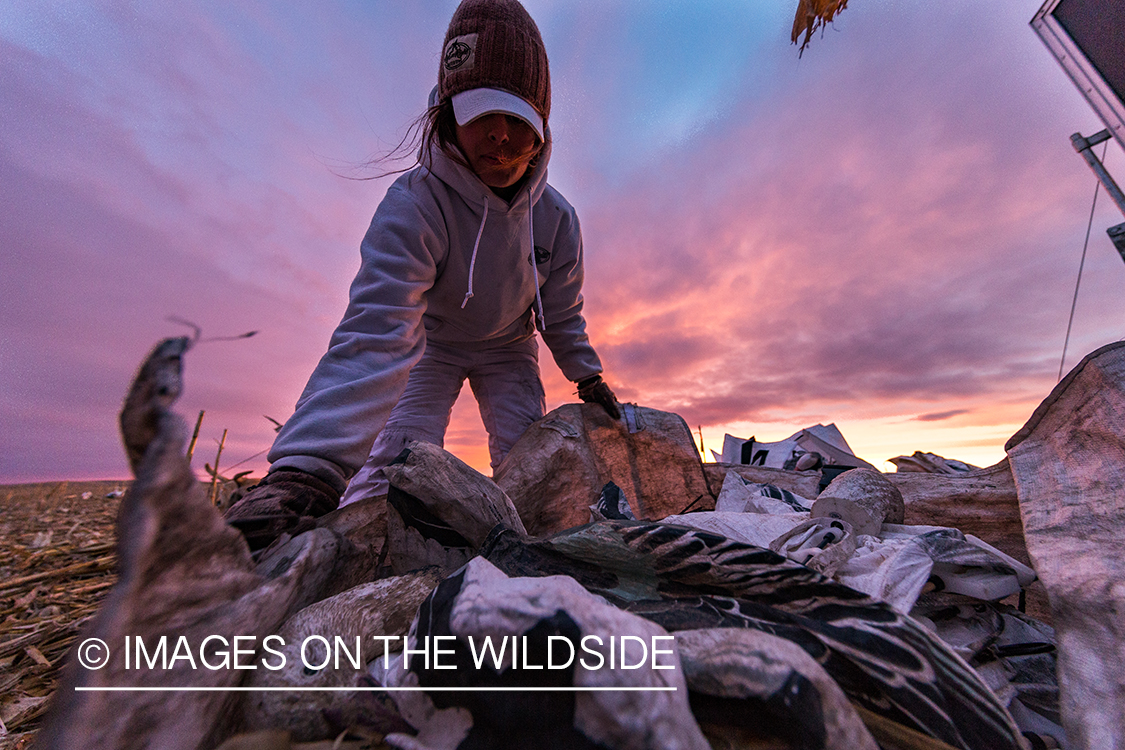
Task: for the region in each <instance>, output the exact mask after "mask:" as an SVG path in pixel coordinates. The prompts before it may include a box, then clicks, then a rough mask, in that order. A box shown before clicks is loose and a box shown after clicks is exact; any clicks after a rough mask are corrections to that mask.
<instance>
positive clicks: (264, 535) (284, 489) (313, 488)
mask: <svg viewBox="0 0 1125 750" xmlns="http://www.w3.org/2000/svg"><path fill="white" fill-rule="evenodd" d="M339 505H340V493H339V492H337V491H336V489H335V488H334V487H332V485H330V484H328V483H327V482H324V481H322V480H320V479H318V478H317V477H314V476H313V475H312V474H307V473H305V472H303V471H297V470H295V469H278V470H276V471H271V472H270V473H268V474H266V476H265V478H264V479H262V481H261V482H259V483H258V484H257V485H256V486H254V487H251V488H250V489H249V490H247V491H246V493H245V494H244V495H243V496H242V497H240V498H239V499H238V500H236V501H235V503H234V504H233V505H232V506H230V508H229V509H228V510H227V512H226V514H225V515H224V518H225V519H226V521H227V523H229V524H230V525H231V526H233V527H234V528H236V529H238V530H239V531H241V532H242V535H243V536H244V537H246V542H247V544H249V545H250V549H251V550H259V549H262V548H263V547H268V546H269V545H270V544H271V543H272V542H273V541H274V540H275V539H277V538H278V537H279V536H281V535H282V534H286V533H288V534H294V535H296V534H299V533H301V532H304V531H308V530H309V529H311V528H313V526H315V525H316V524H315V519H317V518H318V517H320V516H323V515H325V514H327V513H331V512H332V511H334V510H336V508H337V507H339Z"/></svg>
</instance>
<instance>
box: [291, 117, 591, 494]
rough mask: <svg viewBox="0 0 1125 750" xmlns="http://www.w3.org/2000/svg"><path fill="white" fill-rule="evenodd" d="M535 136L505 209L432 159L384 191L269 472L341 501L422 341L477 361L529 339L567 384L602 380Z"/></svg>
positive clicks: (566, 219) (561, 218)
mask: <svg viewBox="0 0 1125 750" xmlns="http://www.w3.org/2000/svg"><path fill="white" fill-rule="evenodd" d="M546 135H547V139H546V140H547V143H546V144H545V145H544V147H543V150H542V151H541V153H540V156H539V160H538V163H537V165H536V167H535V169H534V170H533V171H531V172H529V174H528V176H527V177H526V178H525V181H524V184H523V186H521V188H520V191H519V192H518V193H517V194H516V196H515V197H514V198H512V200H511V202H510V203H509V202H508V201H505V200H503V199H502V198H500V197H499V196H497V195H496V194H495V193H493V192H492V190H491V189H489V187H488V186H487V185H485V184H484V183H483V182H481V181H480V179H479V178H478V177H477V176H476V175H475V174H474V173H473V172H472V171H471V170H470V169H469V168H467V167H465V166H463V165H461V164H458V163H457V162H456V161H454V160H453V159H451V158H450V157H449V156H448V155H446V154H445V153H444V152H442V151H441V149H434V151H433V159H432V162H431V163H430V164H428V165H426V166H419V167H416V168H415V169H413V170H411V171H410V172H408V173H406V174H404V175H402V176H401V177H399V178H398V179H397V180H396V181H395V182H394V184H393V185H391V187H390V189H389V190H388V191H387V194H386V196H385V197H384V198H383V201H382V202H381V203H380V204H379V207H378V209H377V210H376V211H375V217H374V218H373V219H372V221H371V226H370V228H369V229H368V230H367V234H366V236H365V237H364V239H363V243H362V245H361V248H360V256H361V259H360V269H359V273H358V274H357V275H356V278H355V280H354V281H353V282H352V286H351V292H350V300H349V302H348V308H347V311H346V312H345V313H344V318H343V320H342V321H340V324H339V325H338V326H337V327H336V330H335V332H334V333H333V334H332V339H331V342H330V343H329V346H328V351H327V353H325V355H324V356H323V357H322V358H321V360H320V363H319V364H318V365H317V367H316V369H315V370H314V371H313V374H312V376H311V377H310V378H309V382H308V385H306V386H305V390H304V392H303V393H302V394H301V398H300V399H299V400H298V402H297V407H296V410H295V411H294V413H293V416H292V417H290V418H289V420H288V421H287V422H286V423H285V426H284V427H282V429H281V431H280V432H279V434H278V436H277V439H276V440H275V441H274V444H273V447H272V448H271V449H270V453H269V460H270V462H271V463H272V465H273V468H281V467H287V468H294V469H300V470H302V471H307V472H309V473H311V474H314V475H316V476H318V477H320V478H322V479H324V480H325V481H327V482H329V483H331V484H333V485H334V486H336V487H337V488H338V489H340V490H341V491H342V490H343V488H344V487H345V485H346V483H347V480H348V479H349V478H350V477H351V476H352V475H354V474H355V472H356V471H358V470H359V468H360V467H361V466H362V465H363V463H364V461H365V460H366V459H367V455H368V453H369V452H370V450H371V444H372V443H373V442H374V440H375V437H376V435H378V433H379V431H380V430H382V429H383V426H384V425H385V424H386V422H387V418H388V417H389V416H390V413H391V409H392V408H393V407H394V405H395V404H396V403H397V402H398V399H399V397H400V396H401V395H402V392H403V390H404V389H405V388H406V381H407V377H408V375H409V373H410V369H411V368H412V367H413V366H414V365H415V363H417V362H418V360H419V359H420V358H421V356H422V352H423V351H424V350H425V346H426V341H427V340H432V341H437V342H441V343H443V344H446V345H450V346H457V347H462V348H466V349H474V350H479V349H484V348H488V347H494V346H503V345H507V344H511V343H514V342H517V341H520V340H524V339H527V338H530V337H531V336H534V335H535V327H536V325H538V327H539V329H540V332H541V334H542V336H543V341H544V343H546V344H547V347H548V348H549V349H550V350H551V354H552V355H553V357H554V359H555V362H556V363H557V364H558V366H559V369H560V370H562V373H563V375H564V376H566V378H567V379H569V380H571V381H573V382H578V381H580V380H583V379H585V378H588V377H592V376H593V375H596V374H598V373H600V372H601V371H602V366H601V361H600V360H599V359H598V355H597V354H596V353H595V352H594V349H593V347H591V346H590V342H589V339H588V337H587V335H586V321H585V320H584V319H583V317H582V294H581V290H582V278H583V271H582V236H581V232H580V230H579V226H578V217H577V215H576V214H575V211H574V208H573V207H572V206H571V205H570V204H569V203H568V202H567V201H566V199H565V198H563V197H562V195H560V194H559V192H558V191H557V190H555V189H554V188H552V187H551V186H550V185H548V184H547V161H548V159H549V157H550V150H551V145H550V131H548V132H547V134H546ZM533 236H534V240H533Z"/></svg>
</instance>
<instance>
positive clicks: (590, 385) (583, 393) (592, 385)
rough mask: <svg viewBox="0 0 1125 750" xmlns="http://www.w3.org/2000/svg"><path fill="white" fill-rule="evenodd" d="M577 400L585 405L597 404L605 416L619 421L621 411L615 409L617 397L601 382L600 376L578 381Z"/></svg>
mask: <svg viewBox="0 0 1125 750" xmlns="http://www.w3.org/2000/svg"><path fill="white" fill-rule="evenodd" d="M578 398H580V399H582V400H583V401H585V402H586V403H587V404H599V405H600V406H601V407H602V408H603V409H605V413H606V414H608V415H609V416H611V417H612V418H614V419H621V410H620V409H618V408H617V397H616V396H614V395H613V391H612V390H610V387H609V386H608V385H606V383H605V381H604V380H602V376H601V375H595V376H594V377H592V378H586V379H585V380H582V381H579V383H578Z"/></svg>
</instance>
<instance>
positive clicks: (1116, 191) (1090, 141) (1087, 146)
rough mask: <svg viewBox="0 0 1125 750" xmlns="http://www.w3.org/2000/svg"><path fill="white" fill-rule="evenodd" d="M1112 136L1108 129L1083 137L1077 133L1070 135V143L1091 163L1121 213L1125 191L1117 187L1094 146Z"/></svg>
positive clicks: (1091, 167) (1123, 211) (1123, 212)
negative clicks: (1095, 151)
mask: <svg viewBox="0 0 1125 750" xmlns="http://www.w3.org/2000/svg"><path fill="white" fill-rule="evenodd" d="M1111 137H1112V136H1111V135H1110V132H1109V130H1108V129H1107V130H1103V131H1102V132H1100V133H1096V134H1094V135H1092V136H1090V137H1089V138H1083V137H1082V134H1081V133H1075V134H1074V135H1072V136H1070V143H1071V145H1072V146H1074V150H1075V151H1077V152H1078V153H1079V154H1081V155H1082V158H1083V159H1085V160H1086V163H1087V164H1089V165H1090V169H1092V170H1094V174H1095V175H1097V177H1098V179H1099V180H1100V181H1101V183H1102V187H1104V188H1105V191H1106V192H1107V193H1109V197H1110V198H1113V202H1114V203H1116V204H1117V207H1118V208H1119V209H1121V213H1122V214H1125V193H1122V192H1121V188H1119V187H1117V183H1116V182H1114V181H1113V177H1112V176H1111V175H1110V173H1109V172H1107V171H1106V169H1105V166H1104V165H1102V162H1101V159H1099V158H1098V155H1097V154H1095V153H1094V151H1093V148H1092V147H1093V146H1096V145H1098V144H1099V143H1101V142H1102V141H1108V140H1109V139H1110V138H1111Z"/></svg>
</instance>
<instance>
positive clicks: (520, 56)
mask: <svg viewBox="0 0 1125 750" xmlns="http://www.w3.org/2000/svg"><path fill="white" fill-rule="evenodd" d="M477 88H494V89H502V90H504V91H508V92H511V93H513V94H515V95H516V96H519V97H521V98H523V99H525V100H526V101H527V102H528V103H530V104H531V106H533V107H535V109H536V111H537V112H539V114H540V115H542V116H543V121H544V122H546V121H547V116H548V115H549V114H550V113H551V74H550V71H549V70H548V69H547V51H546V50H545V49H544V48H543V38H542V37H541V36H540V35H539V29H538V27H536V25H535V21H533V20H531V16H529V15H528V14H527V11H526V10H524V7H523V6H522V5H520V4H519V3H518V2H516V0H463V2H462V3H461V5H459V6H458V7H457V10H456V11H455V12H454V13H453V20H451V21H450V22H449V30H448V31H447V32H446V33H445V44H444V45H442V51H441V67H440V69H439V71H438V100H439V101H442V102H444V101H446V100H447V99H449V98H450V97H451V96H453V95H454V94H459V93H461V92H462V91H468V90H469V89H477Z"/></svg>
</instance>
